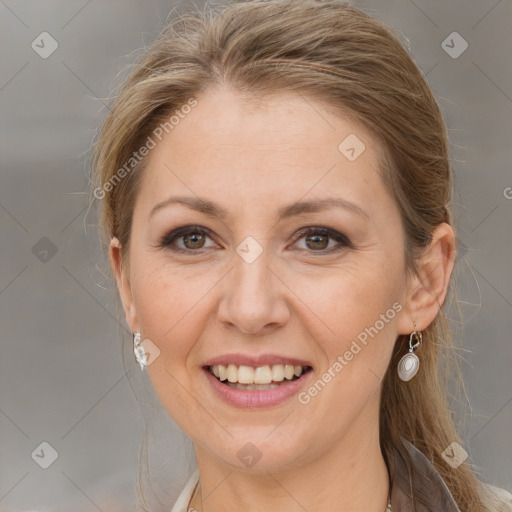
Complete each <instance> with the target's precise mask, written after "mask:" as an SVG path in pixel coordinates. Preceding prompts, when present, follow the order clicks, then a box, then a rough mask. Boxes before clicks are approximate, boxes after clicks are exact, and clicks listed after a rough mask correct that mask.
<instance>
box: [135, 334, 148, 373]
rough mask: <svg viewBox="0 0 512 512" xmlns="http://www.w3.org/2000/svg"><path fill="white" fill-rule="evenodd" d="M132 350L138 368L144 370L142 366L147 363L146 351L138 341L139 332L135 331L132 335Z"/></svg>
mask: <svg viewBox="0 0 512 512" xmlns="http://www.w3.org/2000/svg"><path fill="white" fill-rule="evenodd" d="M133 352H134V354H135V359H136V360H137V362H138V363H139V365H140V369H141V370H144V366H146V364H147V359H146V353H145V352H144V347H143V346H142V342H141V341H140V332H136V333H135V334H134V335H133Z"/></svg>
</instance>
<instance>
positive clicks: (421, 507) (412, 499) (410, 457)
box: [171, 440, 512, 512]
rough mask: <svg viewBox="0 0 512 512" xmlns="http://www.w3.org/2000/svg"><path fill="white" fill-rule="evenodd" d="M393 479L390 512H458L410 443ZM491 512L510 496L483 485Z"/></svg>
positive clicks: (502, 510)
mask: <svg viewBox="0 0 512 512" xmlns="http://www.w3.org/2000/svg"><path fill="white" fill-rule="evenodd" d="M395 468H396V470H395V477H394V479H393V481H392V484H391V510H392V512H460V509H459V507H458V506H457V504H456V503H455V500H454V499H453V496H452V494H451V492H450V490H449V489H448V487H447V486H446V484H445V483H444V481H443V479H442V478H441V475H440V474H439V473H438V471H437V470H436V469H435V468H434V466H433V464H432V463H431V462H430V461H429V460H428V459H427V457H425V455H423V453H422V452H421V451H420V450H418V449H417V448H416V447H415V446H413V445H412V444H411V443H409V442H407V441H405V440H403V449H400V450H399V449H396V448H395ZM198 479H199V473H198V471H195V473H194V474H193V475H192V476H191V478H190V480H189V481H188V482H187V484H186V485H185V487H184V489H183V490H182V492H181V494H180V496H179V497H178V501H177V502H176V504H175V505H174V507H173V508H172V510H171V512H187V510H188V504H189V503H190V499H191V497H192V493H193V492H194V488H195V486H196V484H197V482H198ZM483 492H484V493H485V496H484V497H483V498H484V500H486V503H487V506H488V508H489V510H490V511H491V512H512V494H510V493H509V492H508V491H506V490H505V489H500V488H499V487H495V486H492V485H489V484H483Z"/></svg>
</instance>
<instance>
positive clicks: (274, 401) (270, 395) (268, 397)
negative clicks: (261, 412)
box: [203, 369, 313, 409]
mask: <svg viewBox="0 0 512 512" xmlns="http://www.w3.org/2000/svg"><path fill="white" fill-rule="evenodd" d="M203 371H204V373H205V374H206V378H207V379H208V381H209V382H210V384H211V385H212V387H213V389H214V391H215V392H216V393H217V394H218V396H219V397H220V398H221V399H222V400H224V402H226V403H228V404H229V405H232V406H235V407H241V408H246V409H252V408H259V407H272V406H275V405H278V404H280V403H282V402H284V401H285V400H286V399H288V398H290V397H291V396H293V395H295V394H296V393H297V392H298V391H299V390H300V388H302V387H303V386H304V385H305V383H306V381H307V380H308V379H309V377H310V374H312V373H313V372H312V371H311V370H310V371H308V372H306V373H304V374H303V375H301V377H300V378H298V379H296V380H293V381H289V382H288V383H287V384H281V385H280V386H279V387H278V388H272V389H265V390H262V391H244V390H242V389H234V388H231V387H229V386H226V384H223V383H222V382H221V381H220V380H219V379H217V378H216V377H215V376H213V375H212V374H211V373H210V371H209V370H207V369H203Z"/></svg>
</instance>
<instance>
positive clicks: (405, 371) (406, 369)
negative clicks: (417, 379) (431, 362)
mask: <svg viewBox="0 0 512 512" xmlns="http://www.w3.org/2000/svg"><path fill="white" fill-rule="evenodd" d="M422 338H423V336H422V334H421V331H417V330H416V324H414V332H412V333H411V335H410V336H409V352H408V353H407V354H405V355H404V356H403V357H402V359H400V361H399V363H398V376H399V377H400V379H402V380H403V381H405V382H407V381H409V380H411V379H412V378H413V377H414V376H415V375H416V374H417V373H418V370H419V368H420V360H419V359H418V356H417V355H416V354H414V351H415V350H416V349H417V348H418V347H419V346H420V343H421V342H422Z"/></svg>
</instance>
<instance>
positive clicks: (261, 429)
mask: <svg viewBox="0 0 512 512" xmlns="http://www.w3.org/2000/svg"><path fill="white" fill-rule="evenodd" d="M197 99H198V105H197V106H196V107H195V108H194V109H192V111H191V112H190V113H189V114H188V115H187V116H186V117H185V119H183V120H181V121H180V123H179V124H178V125H177V126H176V127H175V128H174V129H173V130H172V131H171V132H169V134H167V135H166V136H165V137H164V138H163V140H162V142H160V143H159V144H158V145H157V147H155V148H154V149H153V150H152V151H151V153H150V155H149V156H148V157H147V158H148V161H147V162H146V164H147V167H146V168H145V170H144V175H143V176H142V180H141V185H140V189H139V191H138V195H137V198H136V203H135V207H134V210H133V226H132V233H131V242H130V247H129V254H128V257H129V259H128V262H129V263H128V265H127V266H126V267H122V266H121V265H120V260H121V258H120V254H121V251H120V249H121V248H120V246H119V241H118V240H117V239H116V238H113V239H112V242H111V248H110V257H111V264H112V268H113V270H114V272H115V275H116V279H117V284H118V288H119V292H120V295H121V299H122V302H123V306H124V311H125V315H126V320H127V322H128V325H129V327H130V329H131V330H132V331H133V332H136V331H140V332H141V335H142V339H150V340H151V341H152V342H153V343H154V344H155V345H156V346H157V347H158V348H159V350H160V355H159V357H158V358H156V359H155V360H154V362H153V363H152V364H151V365H149V366H148V367H147V368H146V369H147V371H148V372H149V376H150V379H151V382H152V385H153V387H154V389H155V392H156V394H157V395H158V397H159V399H160V400H161V402H162V404H163V406H164V407H165V408H166V410H167V411H168V413H169V414H170V415H171V416H172V418H173V419H174V420H175V421H176V423H177V424H178V425H179V426H180V427H181V428H182V429H183V430H184V432H186V433H187V435H188V436H189V437H190V438H191V439H192V441H193V443H194V449H195V453H196V458H197V463H198V467H199V471H200V486H199V489H198V492H197V493H196V495H195V496H194V499H193V500H192V502H191V505H192V506H193V507H194V508H195V509H196V510H204V511H208V512H217V511H221V510H225V504H226V503H229V504H230V508H232V509H233V510H246V511H249V510H280V511H283V512H286V511H299V510H301V511H302V510H308V511H309V512H315V511H323V512H326V511H327V512H328V511H335V510H336V511H338V510H350V511H366V512H368V511H374V512H382V511H383V510H384V509H385V508H386V504H387V497H388V492H389V478H388V473H387V469H386V465H385V463H384V459H383V457H382V453H381V451H380V445H379V429H378V426H379V400H380V390H381V385H382V382H381V379H382V377H383V376H384V374H385V372H386V369H387V367H388V364H389V360H390V357H391V353H392V350H393V346H394V343H395V341H396V339H397V337H398V335H400V334H409V333H411V332H412V331H413V330H414V323H415V324H416V328H417V329H418V330H422V329H425V328H426V327H427V326H428V325H429V324H430V323H431V322H432V321H433V320H434V318H435V316H436V314H437V312H438V310H439V307H440V305H441V304H442V303H443V301H444V299H445V295H446V290H447V285H448V281H449V277H450V274H451V272H452V268H453V263H454V259H455V248H454V247H455V244H454V234H453V230H452V229H451V227H450V226H448V225H447V224H441V225H440V226H438V227H437V229H436V230H435V232H434V234H433V241H432V243H431V245H430V247H429V248H428V250H427V251H426V252H425V256H424V257H423V259H422V260H421V262H420V266H419V268H420V271H419V273H418V275H415V276H411V275H409V274H408V273H407V272H406V268H405V258H404V232H403V228H402V224H401V220H400V214H399V210H398V207H397V205H396V204H395V202H394V199H393V198H392V196H391V195H390V193H389V191H388V190H387V188H386V187H385V185H384V183H383V181H382V179H381V178H380V176H379V174H378V172H377V168H378V164H377V156H378V154H379V153H378V152H379V147H378V146H377V144H376V142H375V141H374V140H373V138H372V136H371V134H370V133H369V132H368V131H366V130H365V129H364V128H363V127H362V126H360V125H358V124H356V123H355V122H354V121H351V120H349V119H347V118H342V117H340V116H337V115H334V114H333V113H332V110H330V109H329V108H328V107H327V106H324V105H322V104H321V103H320V102H318V101H311V100H308V101H306V100H305V98H303V97H301V96H299V95H295V94H290V93H279V94H277V95H275V96H273V97H269V98H268V99H267V100H265V102H262V103H261V104H258V105H255V104H250V103H247V102H245V101H244V99H243V97H242V96H241V95H240V94H239V93H237V92H236V91H233V90H231V89H229V88H227V87H224V86H222V87H219V88H217V89H215V90H209V91H207V93H205V94H203V95H202V96H200V97H198V98H197ZM349 134H356V135H357V137H358V138H359V139H360V140H362V141H363V142H364V144H365V145H366V149H365V151H364V152H363V153H362V154H361V155H360V156H359V157H358V158H357V159H356V160H355V161H353V162H351V161H349V160H348V159H347V158H346V157H345V156H344V155H343V154H341V153H340V151H339V150H338V145H339V144H340V142H341V141H342V140H344V139H345V138H346V137H347V135H349ZM174 195H180V196H189V197H196V196H199V197H201V198H206V199H208V200H211V201H215V202H216V203H219V204H220V205H221V206H223V207H224V208H225V209H226V210H227V211H228V212H229V215H228V217H226V218H225V219H223V220H221V219H219V218H213V217H209V216H207V215H206V214H204V213H200V212H196V211H192V210H190V209H188V208H187V207H185V206H182V205H176V204H175V205H169V206H167V207H163V208H161V209H159V210H158V211H157V212H156V213H155V214H154V215H153V216H151V217H150V212H151V209H152V208H153V207H154V206H155V205H156V204H158V203H160V202H162V201H165V200H166V199H167V198H168V197H170V196H174ZM325 197H338V198H343V199H345V200H347V201H350V202H351V203H353V204H356V205H358V206H359V207H360V208H362V209H363V210H364V211H365V212H366V215H367V218H366V217H365V216H363V215H359V214H357V213H354V212H352V211H349V210H347V209H342V208H332V209H327V210H325V211H322V212H316V213H306V214H301V215H298V216H294V217H291V218H288V219H285V220H283V221H281V222H278V223H276V219H275V216H276V212H277V210H278V209H279V208H280V207H282V206H284V205H288V204H290V203H293V202H295V201H298V200H311V199H321V198H325ZM190 224H192V225H200V226H203V227H206V228H209V229H211V230H212V235H211V236H210V235H208V236H207V237H206V238H205V240H204V247H202V248H201V244H200V243H199V244H197V242H196V245H194V243H193V242H190V241H189V242H188V245H184V244H185V241H184V239H183V236H182V237H181V238H178V239H175V240H174V246H177V247H180V248H189V251H190V253H189V254H179V253H173V252H172V251H171V250H170V249H169V248H168V247H167V248H161V247H158V243H159V241H160V239H161V238H162V237H164V236H165V235H166V234H167V233H168V232H170V231H171V230H173V229H176V228H178V227H182V226H186V225H190ZM307 226H313V227H315V226H324V227H329V228H331V229H333V230H335V231H337V232H339V233H343V234H345V235H346V236H347V237H348V238H349V240H350V241H351V246H346V245H341V246H340V245H338V242H337V241H336V240H335V239H333V238H331V237H330V238H326V239H325V240H324V239H323V238H320V241H319V242H318V241H317V244H315V240H313V241H309V242H308V239H307V236H304V235H299V236H297V235H296V233H297V232H298V230H299V229H301V228H304V227H307ZM247 236H251V237H253V238H254V239H255V240H256V241H257V242H258V243H259V244H260V245H261V247H262V249H263V252H262V254H261V255H260V256H259V257H258V258H257V259H256V260H255V261H254V262H252V263H250V264H249V263H247V262H246V261H244V259H242V258H241V257H240V256H239V255H238V254H237V252H236V248H237V246H238V245H239V244H240V243H241V242H242V241H243V240H244V239H245V238H246V237H247ZM322 244H324V245H322ZM336 246H338V247H340V248H341V249H340V250H339V251H337V252H331V253H329V252H328V251H329V248H331V247H336ZM195 247H197V248H195ZM194 251H196V252H194ZM395 302H399V303H400V304H401V305H402V310H401V311H400V312H399V313H398V314H396V316H395V317H394V318H393V319H391V320H389V321H388V323H386V324H385V326H384V328H383V329H382V330H380V331H379V333H378V335H377V336H375V337H374V338H373V339H371V340H370V341H369V343H368V344H367V346H365V347H364V348H363V349H362V350H361V351H360V352H359V353H358V354H357V356H355V357H354V359H353V360H352V361H350V362H349V364H347V366H345V367H344V368H343V370H342V371H341V372H339V374H337V376H336V378H334V379H332V381H331V382H330V383H328V385H327V386H325V388H324V389H323V390H322V391H321V393H319V394H318V395H317V396H316V397H314V398H312V399H311V401H310V402H309V403H308V404H307V405H304V404H301V403H300V402H299V401H298V400H297V397H292V398H290V399H288V400H286V401H285V402H284V403H282V404H279V405H277V406H274V407H267V408H260V409H240V408H236V407H233V406H231V405H228V404H226V403H224V402H223V401H221V400H220V399H219V398H218V397H217V395H216V394H215V393H214V392H213V390H212V389H211V387H210V385H209V384H208V382H207V381H206V380H205V378H204V374H203V372H204V370H202V369H201V366H202V364H203V363H204V362H205V361H206V360H207V359H209V358H212V357H215V356H219V355H222V354H226V353H234V352H239V353H244V354H250V355H259V354H263V353H272V354H276V353H277V354H285V355H289V356H290V357H296V358H300V359H304V360H306V361H309V362H310V363H311V366H312V367H313V374H314V375H313V377H312V380H310V382H313V381H315V380H316V379H318V378H319V377H320V376H321V375H322V374H323V373H324V372H325V371H326V370H327V369H328V368H329V367H330V366H332V364H333V362H334V361H335V360H336V358H337V357H338V356H340V355H343V354H344V353H345V352H346V350H348V349H349V347H350V344H351V342H352V340H354V339H356V337H357V335H358V334H359V333H361V332H362V331H364V329H365V328H367V327H369V326H373V325H374V324H375V322H376V321H377V320H378V319H379V315H381V314H384V313H385V312H386V311H387V310H388V309H389V308H391V307H392V305H393V303H395ZM418 355H419V357H420V359H421V347H420V349H419V352H418ZM420 371H421V368H420ZM404 385H407V384H406V383H404ZM247 442H251V443H253V444H254V445H255V446H256V447H257V449H258V450H259V452H260V453H261V454H262V457H261V459H260V460H259V461H258V463H257V464H256V465H255V466H253V467H252V468H247V467H245V466H244V464H243V463H242V462H241V460H239V458H238V456H237V452H238V451H239V450H240V449H241V448H242V447H243V446H244V445H245V444H246V443H247Z"/></svg>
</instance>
